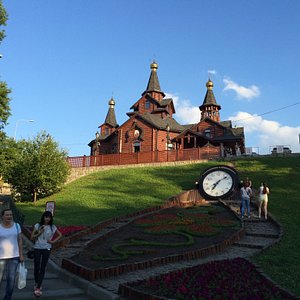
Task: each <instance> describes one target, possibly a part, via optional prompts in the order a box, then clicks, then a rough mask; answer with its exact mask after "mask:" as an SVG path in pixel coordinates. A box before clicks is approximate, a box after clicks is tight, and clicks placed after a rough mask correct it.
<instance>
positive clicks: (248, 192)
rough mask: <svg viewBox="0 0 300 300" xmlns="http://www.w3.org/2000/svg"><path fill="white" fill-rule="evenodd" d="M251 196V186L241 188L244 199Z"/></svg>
mask: <svg viewBox="0 0 300 300" xmlns="http://www.w3.org/2000/svg"><path fill="white" fill-rule="evenodd" d="M251 194H252V190H251V188H249V186H247V187H242V188H241V196H242V197H243V198H250V196H251Z"/></svg>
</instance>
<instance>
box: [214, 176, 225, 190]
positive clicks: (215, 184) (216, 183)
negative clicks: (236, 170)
mask: <svg viewBox="0 0 300 300" xmlns="http://www.w3.org/2000/svg"><path fill="white" fill-rule="evenodd" d="M226 178H227V176H224V177H223V178H221V179H219V180H218V181H217V182H215V183H214V184H213V186H212V188H211V190H214V189H215V188H216V186H217V185H218V184H219V183H220V182H221V181H222V180H223V179H226Z"/></svg>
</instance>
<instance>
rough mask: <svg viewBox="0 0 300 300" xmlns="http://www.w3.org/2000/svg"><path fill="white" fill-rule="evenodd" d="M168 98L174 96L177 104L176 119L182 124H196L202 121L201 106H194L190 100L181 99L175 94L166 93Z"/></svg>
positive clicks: (175, 104)
mask: <svg viewBox="0 0 300 300" xmlns="http://www.w3.org/2000/svg"><path fill="white" fill-rule="evenodd" d="M166 98H172V99H173V102H174V106H175V111H176V115H175V118H176V120H177V121H178V122H179V123H181V124H196V123H198V122H199V121H200V116H201V112H200V109H199V107H197V106H192V104H191V102H190V100H187V99H183V100H181V99H179V97H178V96H176V95H173V94H168V93H167V94H166Z"/></svg>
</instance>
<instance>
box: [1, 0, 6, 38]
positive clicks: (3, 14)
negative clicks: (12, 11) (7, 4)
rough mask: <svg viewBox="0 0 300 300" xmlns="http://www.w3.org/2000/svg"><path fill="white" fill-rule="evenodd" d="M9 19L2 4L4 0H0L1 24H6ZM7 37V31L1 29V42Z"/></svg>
mask: <svg viewBox="0 0 300 300" xmlns="http://www.w3.org/2000/svg"><path fill="white" fill-rule="evenodd" d="M6 21H7V13H6V10H5V9H4V7H3V5H2V0H0V26H2V25H3V26H5V25H6ZM4 38H5V31H4V30H1V31H0V42H1V41H2V40H3V39H4Z"/></svg>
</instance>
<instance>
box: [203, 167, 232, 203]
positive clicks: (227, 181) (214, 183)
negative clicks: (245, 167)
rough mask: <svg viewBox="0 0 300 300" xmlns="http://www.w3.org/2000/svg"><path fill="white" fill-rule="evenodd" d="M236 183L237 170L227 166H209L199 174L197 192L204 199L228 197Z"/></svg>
mask: <svg viewBox="0 0 300 300" xmlns="http://www.w3.org/2000/svg"><path fill="white" fill-rule="evenodd" d="M237 185H238V173H237V171H236V170H235V169H234V168H232V167H228V166H224V165H221V166H215V167H210V168H208V169H206V170H204V172H203V173H202V174H201V175H200V179H199V182H198V186H199V193H200V194H201V196H202V197H203V198H204V199H208V200H216V199H224V198H227V197H229V196H230V195H231V194H232V193H233V192H234V190H235V188H236V187H237Z"/></svg>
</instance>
